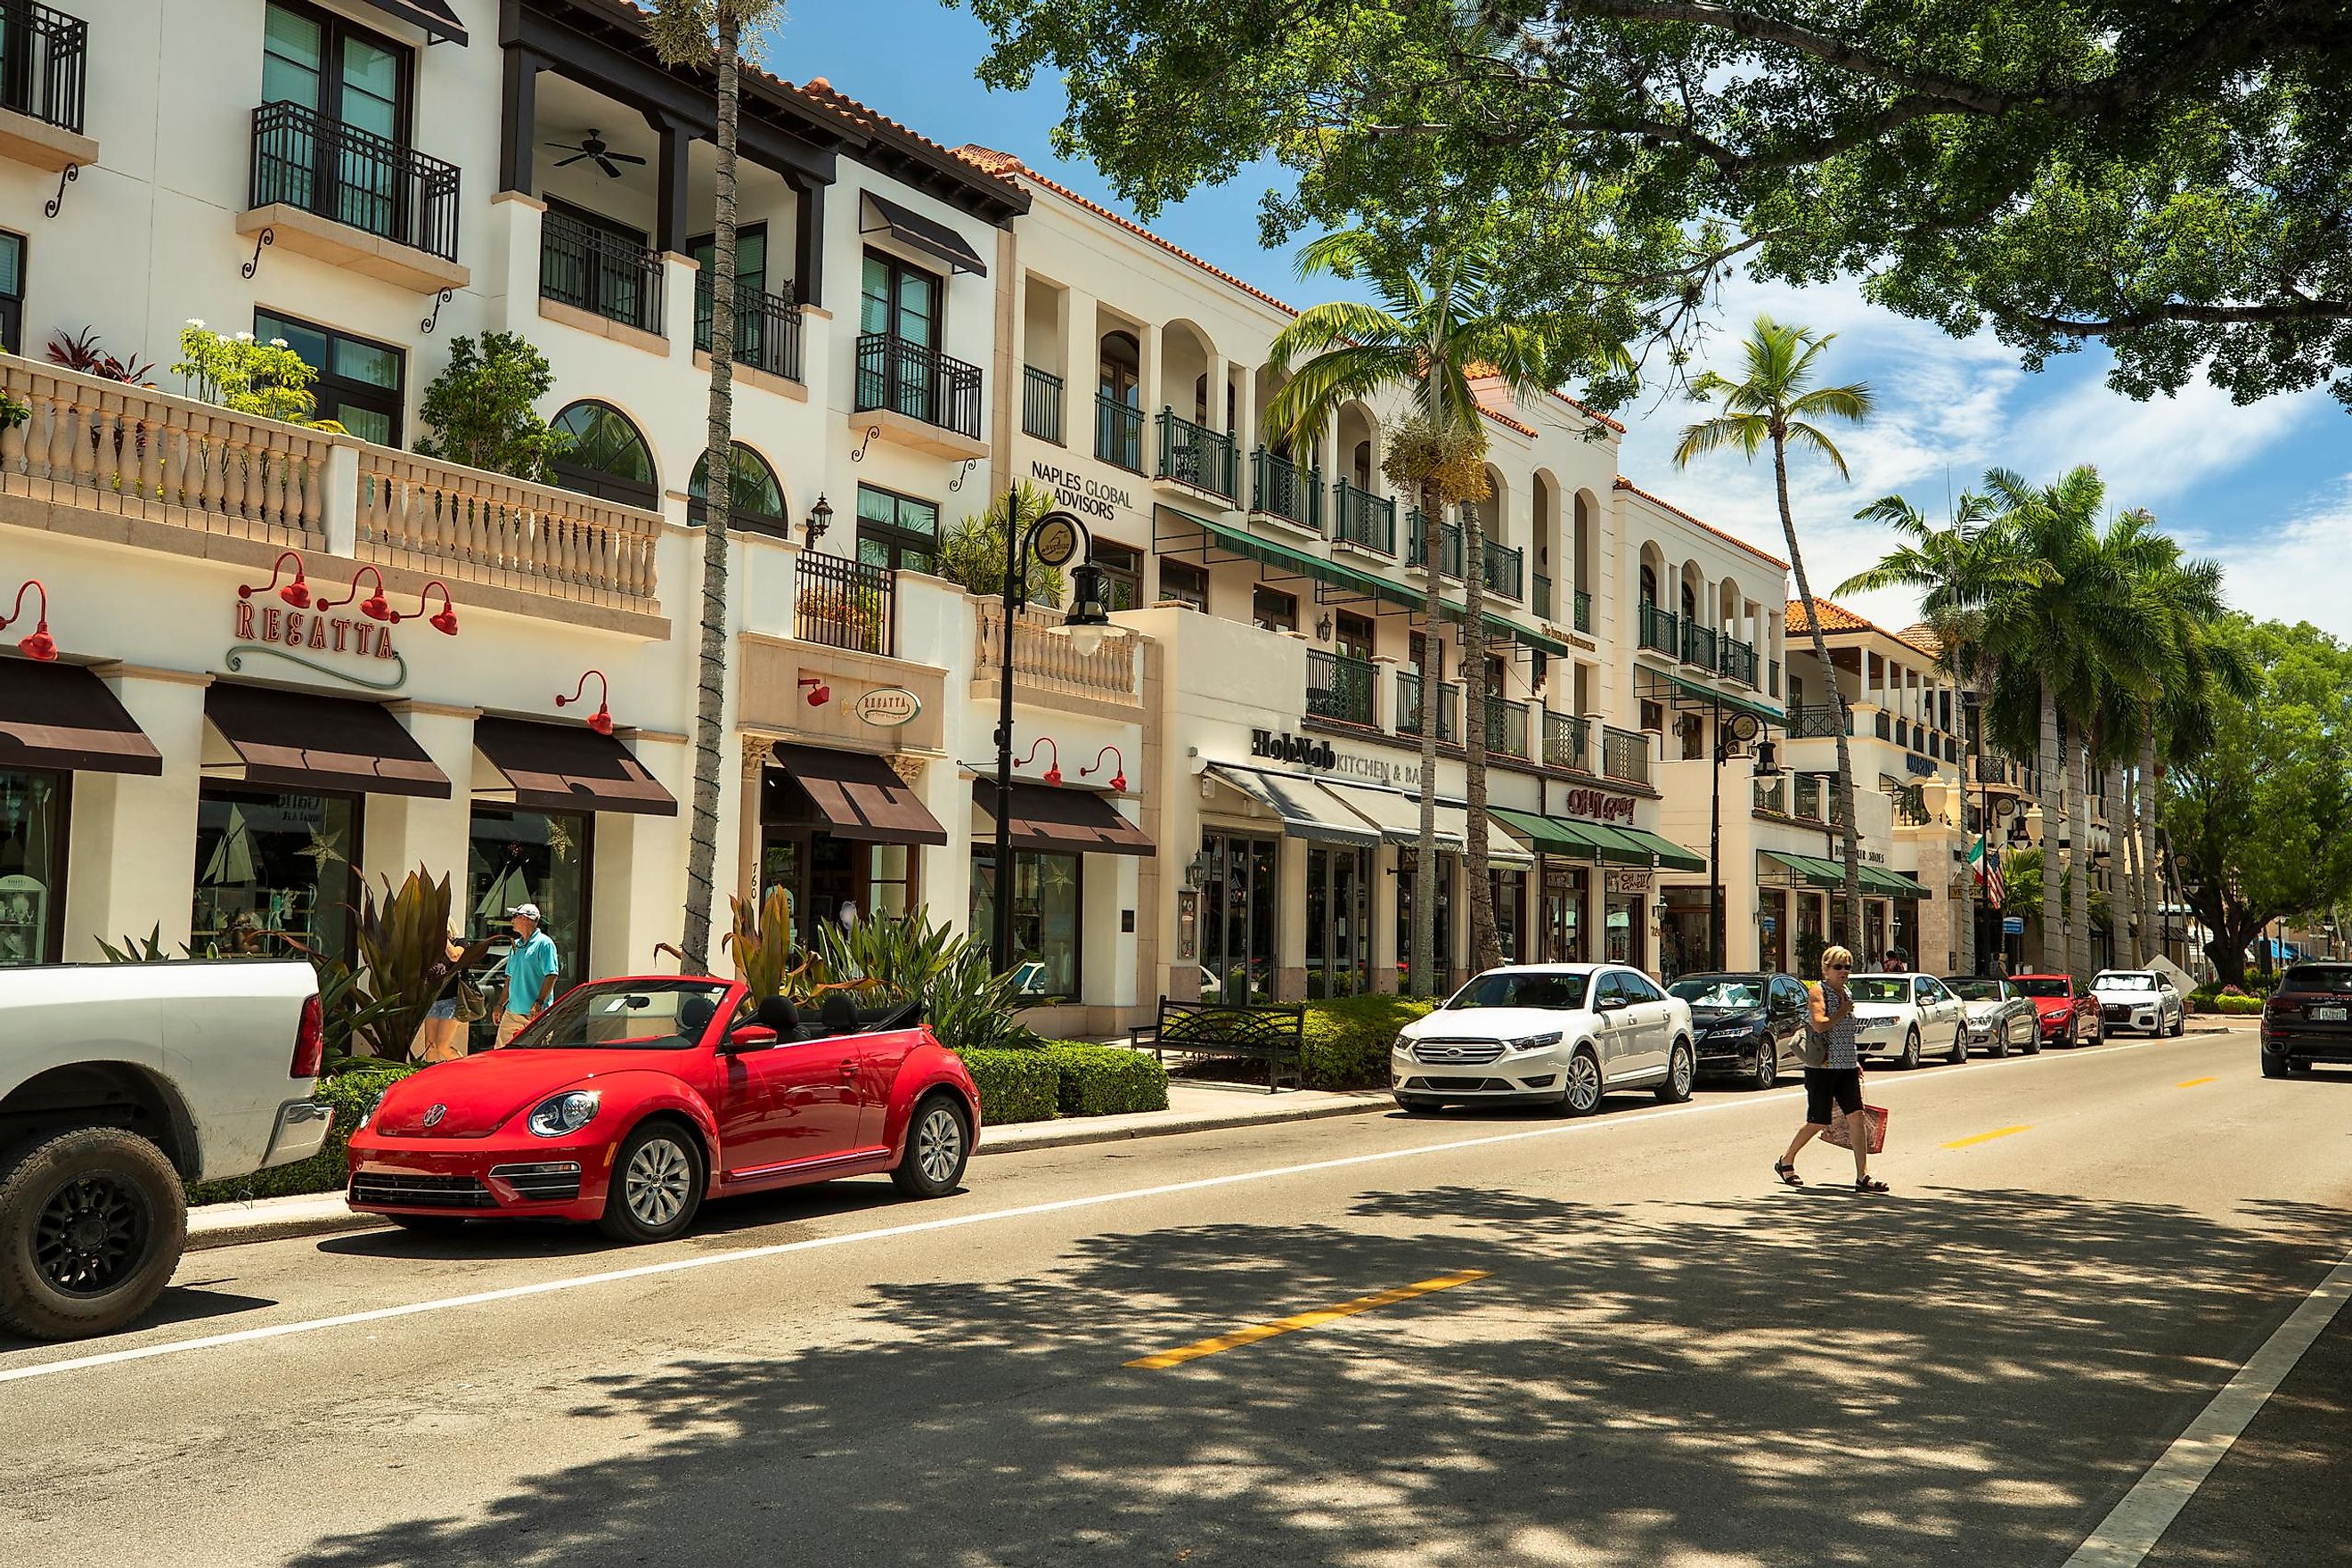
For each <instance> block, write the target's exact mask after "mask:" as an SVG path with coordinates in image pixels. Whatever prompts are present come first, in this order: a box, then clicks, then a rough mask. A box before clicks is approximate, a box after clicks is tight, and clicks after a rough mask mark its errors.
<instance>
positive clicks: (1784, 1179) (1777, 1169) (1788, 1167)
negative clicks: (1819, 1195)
mask: <svg viewBox="0 0 2352 1568" xmlns="http://www.w3.org/2000/svg"><path fill="white" fill-rule="evenodd" d="M1772 1173H1773V1174H1774V1175H1776V1176H1779V1177H1780V1182H1781V1184H1782V1185H1784V1186H1790V1187H1801V1186H1803V1185H1804V1184H1805V1178H1804V1177H1802V1176H1801V1175H1799V1174H1797V1167H1796V1166H1794V1165H1792V1164H1790V1163H1789V1162H1788V1161H1786V1160H1775V1161H1773V1162H1772Z"/></svg>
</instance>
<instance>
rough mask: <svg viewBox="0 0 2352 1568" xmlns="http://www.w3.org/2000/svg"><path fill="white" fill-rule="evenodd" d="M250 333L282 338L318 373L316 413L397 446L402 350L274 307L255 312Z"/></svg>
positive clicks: (364, 436) (365, 438)
mask: <svg viewBox="0 0 2352 1568" xmlns="http://www.w3.org/2000/svg"><path fill="white" fill-rule="evenodd" d="M253 335H254V336H255V337H257V338H259V339H261V340H262V341H263V342H271V341H273V340H276V341H282V342H284V343H285V344H286V346H287V347H288V348H289V349H291V350H293V351H294V353H296V354H297V355H298V356H299V358H300V359H301V361H302V363H304V364H307V365H309V366H310V368H311V369H312V370H315V371H317V372H318V373H319V379H318V380H316V381H314V382H312V383H311V384H310V393H311V395H312V396H314V397H316V398H317V399H318V400H319V412H318V416H319V417H320V418H321V419H331V420H333V421H335V422H336V423H337V424H339V425H341V426H342V427H343V428H344V429H346V430H348V431H350V432H351V433H352V435H354V436H356V437H359V438H360V439H361V440H362V441H373V442H374V443H375V444H376V445H377V446H379V447H397V446H399V445H400V429H401V409H402V403H403V391H402V389H403V387H404V384H405V382H406V367H407V363H408V359H407V356H406V355H405V354H404V353H401V352H400V350H398V349H396V348H393V347H391V346H390V345H388V344H385V343H377V342H369V341H368V340H367V339H365V338H355V337H352V335H351V334H349V333H348V332H339V331H335V330H334V329H333V328H331V327H320V326H313V325H312V324H311V323H310V322H308V321H297V320H296V319H295V318H294V317H292V316H281V315H278V313H277V312H275V311H273V310H256V311H254V313H253Z"/></svg>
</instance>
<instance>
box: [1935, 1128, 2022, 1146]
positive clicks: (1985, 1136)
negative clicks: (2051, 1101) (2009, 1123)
mask: <svg viewBox="0 0 2352 1568" xmlns="http://www.w3.org/2000/svg"><path fill="white" fill-rule="evenodd" d="M2025 1131H2032V1128H2031V1127H2030V1126H2027V1127H1996V1128H1994V1129H1993V1130H1992V1131H1990V1132H1979V1133H1978V1134H1977V1135H1976V1136H1975V1137H1973V1138H1955V1139H1953V1140H1952V1141H1951V1142H1948V1143H1947V1144H1945V1145H1944V1147H1945V1148H1947V1149H1965V1148H1967V1147H1968V1146H1969V1144H1971V1143H1990V1142H1992V1141H1993V1140H1994V1139H1996V1138H2006V1137H2008V1136H2009V1135H2010V1134H2011V1133H2013V1132H2025Z"/></svg>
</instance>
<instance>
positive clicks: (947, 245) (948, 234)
mask: <svg viewBox="0 0 2352 1568" xmlns="http://www.w3.org/2000/svg"><path fill="white" fill-rule="evenodd" d="M866 203H867V205H870V206H872V207H873V209H874V216H876V217H878V218H880V219H881V220H882V221H881V222H880V223H879V224H866V225H863V226H860V227H859V229H858V232H859V233H861V234H872V233H873V232H874V231H875V230H876V229H877V228H881V229H887V231H889V235H890V237H891V238H893V239H895V240H897V241H898V243H899V244H901V245H906V246H911V247H914V248H915V249H917V250H919V251H921V252H922V253H923V254H924V255H926V256H936V257H938V258H940V260H941V261H944V262H946V263H947V264H948V267H949V268H950V269H951V270H953V271H957V272H970V273H971V274H973V275H975V276H977V277H981V278H985V277H987V276H988V264H987V263H986V262H984V261H982V260H981V258H980V253H979V252H978V251H976V250H974V249H972V247H971V246H969V245H967V244H965V243H964V237H963V236H961V235H960V234H958V233H957V232H956V231H955V230H953V229H951V228H950V227H949V226H947V225H945V224H943V223H941V222H940V221H939V220H938V219H936V218H928V217H925V216H923V215H922V214H920V213H919V212H912V211H909V210H908V208H906V207H902V206H900V205H898V203H897V202H894V201H889V200H887V199H886V198H884V197H881V196H877V195H875V194H874V193H873V192H872V191H867V192H866Z"/></svg>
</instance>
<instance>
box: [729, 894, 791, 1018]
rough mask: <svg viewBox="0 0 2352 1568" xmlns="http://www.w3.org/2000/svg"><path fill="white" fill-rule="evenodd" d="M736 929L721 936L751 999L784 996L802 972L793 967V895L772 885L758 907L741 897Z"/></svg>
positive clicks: (735, 900) (735, 903)
mask: <svg viewBox="0 0 2352 1568" xmlns="http://www.w3.org/2000/svg"><path fill="white" fill-rule="evenodd" d="M727 901H728V902H729V903H730V904H731V905H733V906H734V910H735V925H734V929H733V930H731V931H728V932H727V933H726V934H725V935H723V936H721V937H720V938H719V945H721V946H722V947H724V948H726V949H727V951H728V952H729V953H730V955H731V956H732V957H733V958H734V960H735V977H736V978H737V979H738V980H740V981H741V982H742V983H743V984H745V985H748V986H750V987H751V999H752V1000H753V1001H755V1002H757V1001H761V1000H763V999H765V998H767V997H770V996H775V995H780V994H782V993H783V991H784V990H785V988H786V987H787V986H788V985H790V984H792V982H793V978H794V977H795V975H796V974H797V973H799V971H797V970H795V969H794V968H793V896H792V895H791V894H790V893H788V892H786V891H785V890H784V889H782V888H771V889H768V896H767V897H766V898H765V899H763V900H761V901H760V903H759V904H758V905H757V906H756V907H754V906H752V905H751V904H747V903H745V902H744V901H743V900H740V899H738V898H732V897H730V898H729V899H728V900H727Z"/></svg>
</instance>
